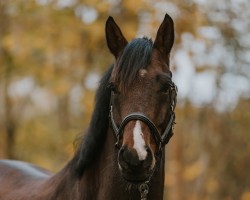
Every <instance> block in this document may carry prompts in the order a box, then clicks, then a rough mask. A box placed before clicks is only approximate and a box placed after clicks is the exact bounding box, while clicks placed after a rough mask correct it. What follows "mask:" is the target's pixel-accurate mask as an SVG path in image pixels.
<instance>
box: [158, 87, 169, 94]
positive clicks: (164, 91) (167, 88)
mask: <svg viewBox="0 0 250 200" xmlns="http://www.w3.org/2000/svg"><path fill="white" fill-rule="evenodd" d="M168 91H169V87H168V86H167V85H162V86H161V89H160V92H161V93H163V94H168Z"/></svg>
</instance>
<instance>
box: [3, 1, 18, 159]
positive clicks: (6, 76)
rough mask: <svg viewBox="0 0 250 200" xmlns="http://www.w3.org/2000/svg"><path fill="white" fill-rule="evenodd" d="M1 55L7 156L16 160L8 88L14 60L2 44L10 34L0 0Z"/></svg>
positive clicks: (14, 123)
mask: <svg viewBox="0 0 250 200" xmlns="http://www.w3.org/2000/svg"><path fill="white" fill-rule="evenodd" d="M0 27H1V29H0V41H1V43H0V55H1V59H2V63H3V68H4V70H3V78H2V84H3V91H2V98H3V105H4V120H3V121H4V123H3V126H4V129H5V133H6V149H5V153H6V156H7V157H8V158H10V159H13V158H14V150H13V149H14V143H15V136H16V121H15V120H14V117H13V114H12V110H13V109H12V107H13V106H12V103H11V99H10V96H9V94H8V88H9V85H10V79H11V75H12V70H13V60H12V56H11V54H10V53H9V52H8V50H7V49H6V48H5V47H4V45H3V44H2V41H3V38H4V37H5V36H6V35H7V34H8V32H9V18H8V15H7V13H6V1H3V0H0Z"/></svg>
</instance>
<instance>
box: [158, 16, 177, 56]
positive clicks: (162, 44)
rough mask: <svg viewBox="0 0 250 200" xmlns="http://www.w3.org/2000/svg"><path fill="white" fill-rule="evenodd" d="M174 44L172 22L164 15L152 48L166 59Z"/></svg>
mask: <svg viewBox="0 0 250 200" xmlns="http://www.w3.org/2000/svg"><path fill="white" fill-rule="evenodd" d="M173 44H174V22H173V20H172V18H171V17H170V16H169V15H168V14H166V15H165V18H164V20H163V22H162V23H161V25H160V27H159V29H158V31H157V35H156V39H155V42H154V48H155V49H157V50H158V51H160V53H161V54H162V56H163V57H168V56H169V53H170V51H171V49H172V46H173Z"/></svg>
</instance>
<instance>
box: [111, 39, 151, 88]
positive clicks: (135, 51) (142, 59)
mask: <svg viewBox="0 0 250 200" xmlns="http://www.w3.org/2000/svg"><path fill="white" fill-rule="evenodd" d="M152 49H153V42H152V40H151V39H148V38H146V37H144V38H136V39H134V40H132V41H131V42H130V43H128V44H127V46H126V47H125V48H124V50H123V52H122V54H121V55H120V57H118V59H117V64H116V69H115V71H114V77H113V78H114V82H115V83H116V84H118V87H119V88H120V89H121V90H123V91H124V90H126V89H127V88H128V87H129V86H130V85H131V84H133V82H134V80H136V76H137V75H138V71H139V70H140V69H146V68H147V66H148V65H149V64H150V62H151V55H152Z"/></svg>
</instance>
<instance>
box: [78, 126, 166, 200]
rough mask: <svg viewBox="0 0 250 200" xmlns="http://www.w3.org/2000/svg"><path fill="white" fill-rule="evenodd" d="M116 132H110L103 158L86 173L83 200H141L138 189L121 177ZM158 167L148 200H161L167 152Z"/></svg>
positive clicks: (97, 160) (83, 177)
mask: <svg viewBox="0 0 250 200" xmlns="http://www.w3.org/2000/svg"><path fill="white" fill-rule="evenodd" d="M115 142H116V141H115V137H114V135H113V130H111V128H109V129H108V133H107V136H106V139H105V142H104V145H103V149H102V151H101V153H100V155H99V156H98V157H97V158H96V160H95V162H94V163H93V164H92V166H90V167H89V168H87V169H86V170H85V171H84V174H83V176H82V178H81V180H80V183H79V190H78V191H79V192H80V194H79V197H80V198H79V199H80V200H83V199H84V200H85V199H86V200H92V199H96V200H103V199H110V200H113V199H114V200H117V199H118V200H128V199H133V200H137V199H138V200H140V199H141V198H140V193H139V191H138V189H137V188H134V187H133V186H132V187H131V185H130V184H128V183H127V182H126V181H125V180H124V179H123V178H122V177H121V175H120V172H119V168H118V164H117V163H118V161H117V153H118V149H117V148H116V147H115ZM158 165H159V168H158V169H157V171H156V172H155V174H154V176H153V177H152V180H151V181H150V184H149V194H148V200H162V199H163V189H164V152H163V156H162V160H161V161H160V163H158Z"/></svg>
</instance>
